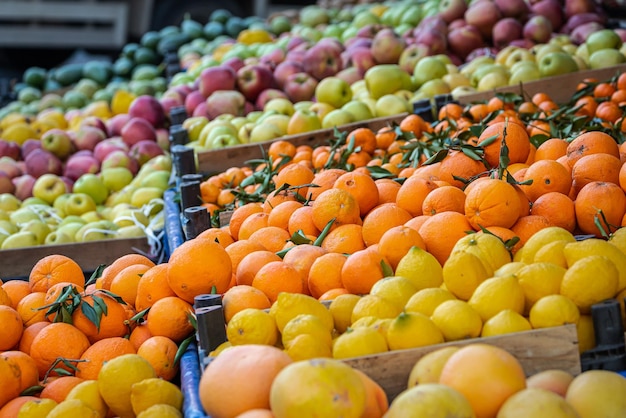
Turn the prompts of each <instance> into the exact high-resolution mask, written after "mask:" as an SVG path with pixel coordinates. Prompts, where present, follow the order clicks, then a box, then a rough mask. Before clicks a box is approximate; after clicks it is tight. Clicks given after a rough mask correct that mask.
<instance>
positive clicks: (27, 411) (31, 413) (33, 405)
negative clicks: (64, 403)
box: [17, 398, 57, 418]
mask: <svg viewBox="0 0 626 418" xmlns="http://www.w3.org/2000/svg"><path fill="white" fill-rule="evenodd" d="M55 406H57V403H56V401H54V400H52V399H48V398H41V399H38V400H36V401H28V402H26V403H25V404H24V405H22V407H21V408H20V411H19V412H18V414H17V418H46V417H47V416H48V414H49V413H50V411H52V410H53V409H54V407H55Z"/></svg>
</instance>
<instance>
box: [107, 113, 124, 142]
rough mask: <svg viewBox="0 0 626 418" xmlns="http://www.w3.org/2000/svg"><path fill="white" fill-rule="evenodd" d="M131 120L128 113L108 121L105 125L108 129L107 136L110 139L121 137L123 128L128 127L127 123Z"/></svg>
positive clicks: (120, 114)
mask: <svg viewBox="0 0 626 418" xmlns="http://www.w3.org/2000/svg"><path fill="white" fill-rule="evenodd" d="M129 120H130V116H129V115H128V113H119V114H117V115H115V116H113V117H111V118H110V119H107V121H106V122H105V125H106V127H107V134H108V136H109V137H112V136H119V135H121V134H122V128H123V127H124V125H126V122H128V121H129Z"/></svg>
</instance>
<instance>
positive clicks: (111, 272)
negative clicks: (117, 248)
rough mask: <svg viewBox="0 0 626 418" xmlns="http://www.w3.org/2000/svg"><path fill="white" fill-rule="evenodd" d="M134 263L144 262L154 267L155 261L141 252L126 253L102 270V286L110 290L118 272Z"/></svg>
mask: <svg viewBox="0 0 626 418" xmlns="http://www.w3.org/2000/svg"><path fill="white" fill-rule="evenodd" d="M133 264H144V265H146V266H149V267H152V266H154V262H153V261H152V260H150V259H149V258H148V257H146V256H144V255H141V254H126V255H123V256H121V257H120V258H118V259H117V260H115V261H114V262H112V263H111V264H110V265H109V266H107V267H106V268H105V269H104V270H103V271H102V276H101V277H100V278H101V279H102V282H101V283H102V284H101V288H102V289H106V290H109V289H110V287H111V282H112V281H113V279H114V278H115V276H117V273H119V272H120V271H122V270H123V269H124V268H126V267H128V266H131V265H133Z"/></svg>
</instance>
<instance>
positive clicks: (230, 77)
mask: <svg viewBox="0 0 626 418" xmlns="http://www.w3.org/2000/svg"><path fill="white" fill-rule="evenodd" d="M235 74H236V73H235V70H233V68H232V67H230V66H227V65H218V66H215V67H208V68H205V69H204V70H202V72H201V73H200V77H199V80H200V82H199V85H198V89H199V92H200V93H201V94H202V96H204V97H205V98H207V97H209V96H210V95H211V93H213V92H214V91H216V90H232V89H234V88H235V82H236V77H235ZM190 113H191V112H190Z"/></svg>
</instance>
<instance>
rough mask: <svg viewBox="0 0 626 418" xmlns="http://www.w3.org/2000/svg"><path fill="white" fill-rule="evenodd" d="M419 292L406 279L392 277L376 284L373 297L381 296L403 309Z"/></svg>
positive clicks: (371, 291)
mask: <svg viewBox="0 0 626 418" xmlns="http://www.w3.org/2000/svg"><path fill="white" fill-rule="evenodd" d="M417 291H418V289H417V287H415V285H414V284H413V282H412V281H411V280H409V279H407V278H406V277H402V276H390V277H385V278H382V279H380V280H379V281H377V282H376V283H374V286H372V289H371V290H370V294H371V295H376V296H380V297H381V298H383V299H385V300H387V301H389V302H391V303H392V304H393V305H394V306H397V307H398V308H400V309H402V308H403V307H404V305H405V304H406V303H407V302H408V300H409V299H410V298H411V296H413V295H414V294H415V293H416V292H417Z"/></svg>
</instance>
